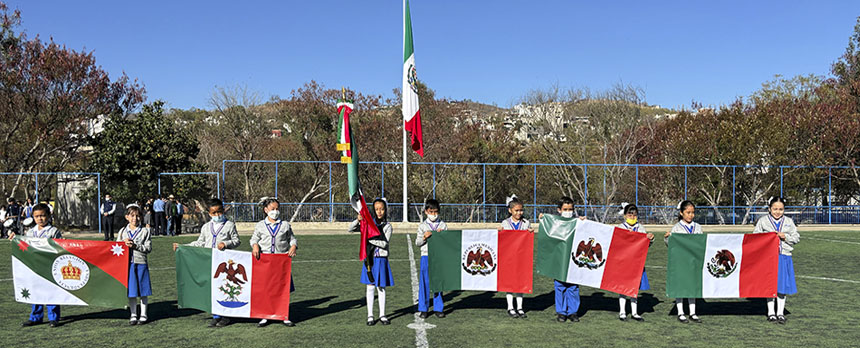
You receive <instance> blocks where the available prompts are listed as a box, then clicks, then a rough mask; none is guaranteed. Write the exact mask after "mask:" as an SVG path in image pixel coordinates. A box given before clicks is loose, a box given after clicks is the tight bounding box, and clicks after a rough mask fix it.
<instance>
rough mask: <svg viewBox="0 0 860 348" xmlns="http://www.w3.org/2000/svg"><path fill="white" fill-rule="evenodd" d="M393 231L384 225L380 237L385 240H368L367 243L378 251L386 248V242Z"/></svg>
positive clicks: (388, 225)
mask: <svg viewBox="0 0 860 348" xmlns="http://www.w3.org/2000/svg"><path fill="white" fill-rule="evenodd" d="M392 231H393V229H392V228H391V224H385V227H383V228H382V231H381V232H382V235H383V236H385V240H382V239H369V240H367V242H368V243H370V244H373V245H374V246H376V247H378V248H380V249H387V248H388V241H389V240H390V239H391V232H392Z"/></svg>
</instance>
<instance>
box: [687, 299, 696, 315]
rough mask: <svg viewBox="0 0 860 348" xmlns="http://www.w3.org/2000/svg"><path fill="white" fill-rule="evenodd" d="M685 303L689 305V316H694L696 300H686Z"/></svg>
mask: <svg viewBox="0 0 860 348" xmlns="http://www.w3.org/2000/svg"><path fill="white" fill-rule="evenodd" d="M687 303H688V304H689V305H690V315H696V299H694V298H688V299H687Z"/></svg>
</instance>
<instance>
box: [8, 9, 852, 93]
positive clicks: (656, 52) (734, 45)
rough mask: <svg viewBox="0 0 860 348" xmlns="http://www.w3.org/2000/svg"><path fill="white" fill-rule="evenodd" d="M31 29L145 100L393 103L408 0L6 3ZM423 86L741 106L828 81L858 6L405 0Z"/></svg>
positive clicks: (448, 90) (454, 90)
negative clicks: (323, 94)
mask: <svg viewBox="0 0 860 348" xmlns="http://www.w3.org/2000/svg"><path fill="white" fill-rule="evenodd" d="M7 4H8V5H9V7H11V8H13V9H15V8H17V9H20V10H21V11H22V17H23V23H22V27H23V29H24V30H25V31H26V32H27V34H28V35H30V36H31V37H32V36H35V35H36V34H38V35H40V36H41V37H42V38H43V39H47V38H48V37H53V38H54V40H55V41H56V42H58V43H60V44H64V45H66V46H67V47H69V48H72V49H75V50H87V51H93V52H94V54H95V56H96V61H97V63H98V64H99V65H101V66H102V67H103V68H104V69H105V70H107V71H108V72H109V73H110V74H111V77H112V78H115V77H116V76H118V75H119V74H121V73H122V72H123V71H125V72H126V73H127V74H128V75H129V76H130V77H131V78H137V79H139V80H140V81H141V82H142V83H143V84H144V85H145V86H146V89H147V95H148V98H149V100H155V99H162V100H164V101H166V102H167V103H168V106H170V107H178V108H190V107H199V108H208V102H207V100H208V98H209V96H210V95H211V93H212V90H213V88H214V87H215V86H216V85H217V86H232V85H237V84H241V85H247V86H248V87H249V88H250V89H252V90H255V91H258V92H259V93H260V94H261V95H262V96H263V97H264V99H268V97H269V96H274V95H278V96H281V97H288V96H289V94H290V91H291V90H293V89H296V88H299V87H301V86H302V85H303V84H304V83H305V82H308V81H310V80H316V81H318V82H320V83H322V84H324V85H325V86H326V87H328V88H340V87H341V86H346V87H348V88H351V89H354V90H357V91H360V92H363V93H371V94H382V95H383V96H385V97H393V93H392V90H393V89H394V88H396V87H399V86H400V84H401V81H400V79H401V76H400V74H401V65H402V61H403V48H402V2H401V1H399V0H386V1H381V0H365V1H358V0H353V1H342V0H337V1H335V0H331V1H326V0H305V1H271V0H270V1H253V0H246V1H181V0H173V1H162V0H148V1H116V0H110V1H106V0H89V1H68V0H52V1H47V0H46V1H41V0H26V1H22V0H17V1H16V0H8V1H7ZM410 6H411V12H412V25H413V33H414V43H415V56H416V66H417V69H418V77H419V78H420V79H421V80H422V81H424V82H425V83H427V84H428V86H429V87H430V88H432V89H434V90H435V91H436V94H437V96H440V97H447V98H452V99H458V100H459V99H471V100H474V101H479V102H483V103H489V104H493V103H495V104H497V105H499V106H503V107H506V106H510V105H512V104H513V103H516V102H517V101H518V99H519V98H520V97H521V96H522V95H523V94H525V93H526V92H527V91H528V90H531V89H535V88H546V87H548V86H550V85H552V84H554V83H557V84H558V85H560V86H562V87H589V88H591V89H593V90H594V89H596V90H600V89H605V88H607V87H609V86H611V85H612V84H614V83H617V82H619V81H623V82H624V83H631V84H634V85H638V86H641V87H642V88H644V89H645V92H646V98H647V101H648V103H651V104H660V105H663V106H666V107H677V106H678V105H686V106H689V105H690V102H691V101H692V100H696V101H699V102H702V103H704V104H705V105H711V104H714V105H718V104H725V103H730V102H732V101H733V100H734V99H735V98H736V97H738V96H747V95H749V94H750V93H752V92H753V91H755V90H756V89H758V88H759V87H760V86H761V83H762V82H765V81H767V80H770V79H772V78H773V75H775V74H782V75H785V76H794V75H798V74H810V73H812V74H816V75H827V74H828V73H829V69H830V66H831V64H832V63H833V62H834V61H835V60H836V59H838V57H839V56H840V55H841V54H842V53H843V52H844V50H845V47H846V46H847V43H848V39H849V37H850V35H851V33H852V31H853V27H854V24H855V22H856V17H857V16H860V1H790V0H787V1H737V0H729V1H689V0H687V1H573V0H571V1H555V0H553V1H549V0H545V1H527V0H522V1H514V0H499V1H471V0H413V1H411V2H410Z"/></svg>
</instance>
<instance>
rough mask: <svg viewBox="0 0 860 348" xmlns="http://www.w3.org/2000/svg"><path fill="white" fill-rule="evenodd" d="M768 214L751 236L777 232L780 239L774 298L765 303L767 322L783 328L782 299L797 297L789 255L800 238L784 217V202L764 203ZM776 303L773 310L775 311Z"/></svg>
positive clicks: (760, 219) (778, 200) (779, 198)
mask: <svg viewBox="0 0 860 348" xmlns="http://www.w3.org/2000/svg"><path fill="white" fill-rule="evenodd" d="M767 212H768V214H767V215H765V216H762V217H761V218H759V219H758V222H756V224H755V229H754V230H753V233H768V232H776V235H777V236H778V237H779V263H778V267H777V287H776V298H769V299H767V321H770V322H777V323H779V324H785V322H786V320H785V295H794V294H796V293H797V283H796V282H795V281H794V262H793V261H792V259H791V251H792V250H794V245H795V244H797V243H799V242H800V234H799V233H797V226H796V225H795V224H794V220H792V219H791V218H790V217H788V216H785V198H782V197H771V198H770V199H768V200H767ZM774 302H776V310H774V308H773V307H774Z"/></svg>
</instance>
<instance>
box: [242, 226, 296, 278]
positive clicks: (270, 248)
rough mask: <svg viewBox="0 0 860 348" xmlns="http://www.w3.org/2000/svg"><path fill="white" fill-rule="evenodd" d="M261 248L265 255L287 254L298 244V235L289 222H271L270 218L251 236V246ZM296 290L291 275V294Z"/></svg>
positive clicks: (255, 229)
mask: <svg viewBox="0 0 860 348" xmlns="http://www.w3.org/2000/svg"><path fill="white" fill-rule="evenodd" d="M254 244H257V245H259V246H260V252H261V253H263V254H286V253H288V252H290V248H291V247H292V246H294V245H297V244H296V235H295V234H294V233H293V228H292V226H290V223H289V222H286V221H281V220H277V221H275V222H272V221H270V220H269V219H268V218H266V219H263V220H262V221H259V222H257V224H256V225H255V226H254V233H253V234H252V235H251V246H252V247H253V246H254ZM295 290H296V287H295V285H294V284H293V277H292V274H290V292H293V291H295Z"/></svg>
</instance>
